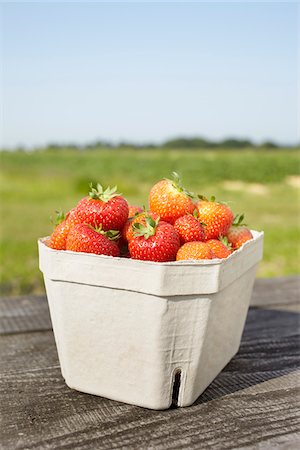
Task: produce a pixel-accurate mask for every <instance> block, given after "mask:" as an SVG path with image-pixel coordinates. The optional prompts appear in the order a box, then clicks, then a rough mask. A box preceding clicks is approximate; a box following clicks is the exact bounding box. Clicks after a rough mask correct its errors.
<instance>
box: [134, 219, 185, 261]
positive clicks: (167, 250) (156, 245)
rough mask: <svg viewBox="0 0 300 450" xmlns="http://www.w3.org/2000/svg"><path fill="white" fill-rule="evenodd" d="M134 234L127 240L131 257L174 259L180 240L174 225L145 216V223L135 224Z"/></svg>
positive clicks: (152, 259) (154, 259) (157, 259)
mask: <svg viewBox="0 0 300 450" xmlns="http://www.w3.org/2000/svg"><path fill="white" fill-rule="evenodd" d="M134 228H135V232H136V236H135V237H134V238H133V239H132V240H131V241H130V242H129V252H130V255H131V257H132V258H133V259H141V260H144V261H156V262H164V261H174V260H175V258H176V253H177V251H178V249H179V246H180V241H179V237H178V234H177V232H176V231H175V229H174V227H173V226H172V225H171V224H169V223H167V222H163V221H162V222H160V221H159V219H156V220H153V219H152V218H151V217H147V218H146V225H145V226H144V225H142V224H140V223H137V224H136V225H135V227H134Z"/></svg>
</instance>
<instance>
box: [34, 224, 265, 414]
mask: <svg viewBox="0 0 300 450" xmlns="http://www.w3.org/2000/svg"><path fill="white" fill-rule="evenodd" d="M252 234H253V236H254V238H253V239H252V240H251V241H248V242H247V243H246V244H244V245H243V247H242V248H240V249H239V250H238V251H236V252H234V253H233V254H232V255H231V256H229V257H228V258H227V259H224V260H219V259H214V260H207V261H198V262H191V261H186V262H182V261H180V262H170V263H154V262H147V261H135V260H132V259H126V258H113V257H109V256H98V255H93V254H87V253H75V252H70V251H57V250H53V249H51V248H49V247H47V245H45V244H44V239H40V240H39V242H38V245H39V257H40V269H41V271H42V272H43V274H44V279H45V285H46V291H47V297H48V302H49V307H50V314H51V320H52V324H53V330H54V336H55V340H56V345H57V350H58V355H59V360H60V365H61V370H62V375H63V377H64V378H65V381H66V383H67V385H68V386H69V387H71V388H73V389H77V390H78V391H82V392H87V393H89V394H95V395H100V396H103V397H107V398H110V399H113V400H118V401H122V402H126V403H130V404H134V405H138V406H143V407H146V408H152V409H167V408H169V407H170V405H171V404H172V396H173V397H174V396H175V397H176V399H175V402H176V403H177V405H178V406H188V405H191V404H192V403H193V402H194V401H195V400H196V399H197V398H198V397H199V395H200V394H201V393H202V392H203V391H204V390H205V389H206V387H207V386H208V385H209V384H210V383H211V382H212V381H213V379H214V378H215V377H216V376H217V375H218V373H219V372H220V371H221V370H222V369H223V367H224V366H225V365H226V364H227V363H228V362H229V361H230V359H231V358H232V357H233V356H234V355H235V354H236V352H237V351H238V348H239V345H240V340H241V336H242V332H243V328H244V324H245V320H246V316H247V311H248V307H249V302H250V298H251V293H252V287H253V283H254V279H255V271H256V266H257V264H258V262H259V261H260V260H261V258H262V250H263V233H262V232H257V231H252Z"/></svg>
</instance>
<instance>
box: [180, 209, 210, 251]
mask: <svg viewBox="0 0 300 450" xmlns="http://www.w3.org/2000/svg"><path fill="white" fill-rule="evenodd" d="M174 228H175V230H176V231H177V233H178V235H179V238H180V243H181V244H184V243H185V242H191V241H204V239H205V231H204V225H203V224H202V223H201V222H199V220H198V219H196V217H194V216H192V215H191V214H186V215H185V216H182V217H179V219H177V220H176V221H175V223H174Z"/></svg>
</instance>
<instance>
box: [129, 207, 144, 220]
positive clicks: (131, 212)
mask: <svg viewBox="0 0 300 450" xmlns="http://www.w3.org/2000/svg"><path fill="white" fill-rule="evenodd" d="M142 212H143V208H141V207H140V206H134V205H129V209H128V217H129V218H130V217H134V216H135V215H136V214H140V213H142Z"/></svg>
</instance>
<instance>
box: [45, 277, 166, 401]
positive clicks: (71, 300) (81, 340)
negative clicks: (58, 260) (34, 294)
mask: <svg viewBox="0 0 300 450" xmlns="http://www.w3.org/2000/svg"><path fill="white" fill-rule="evenodd" d="M48 291H49V297H51V299H50V301H49V303H50V304H51V309H52V316H53V321H54V323H55V326H54V332H55V339H56V342H57V347H58V352H59V354H60V360H61V361H62V363H63V373H64V377H65V379H66V383H67V384H68V386H69V387H71V388H73V389H77V390H79V391H83V392H87V393H90V394H95V395H100V396H104V397H107V398H110V399H113V400H118V401H122V402H126V403H131V404H135V405H139V406H144V407H147V408H153V409H166V408H168V407H169V406H170V404H171V394H170V380H171V377H172V372H171V370H172V367H170V365H169V363H168V361H167V362H166V360H165V358H166V351H167V350H166V348H165V344H164V339H163V338H162V318H163V317H164V315H165V314H166V312H167V309H168V306H167V302H166V301H165V300H163V299H161V298H157V297H155V296H147V295H145V294H140V293H135V292H129V291H122V290H115V289H108V288H100V287H95V286H86V285H80V284H77V285H76V284H73V283H64V282H55V281H52V282H51V287H50V289H48ZM58 316H59V320H57V319H58Z"/></svg>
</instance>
